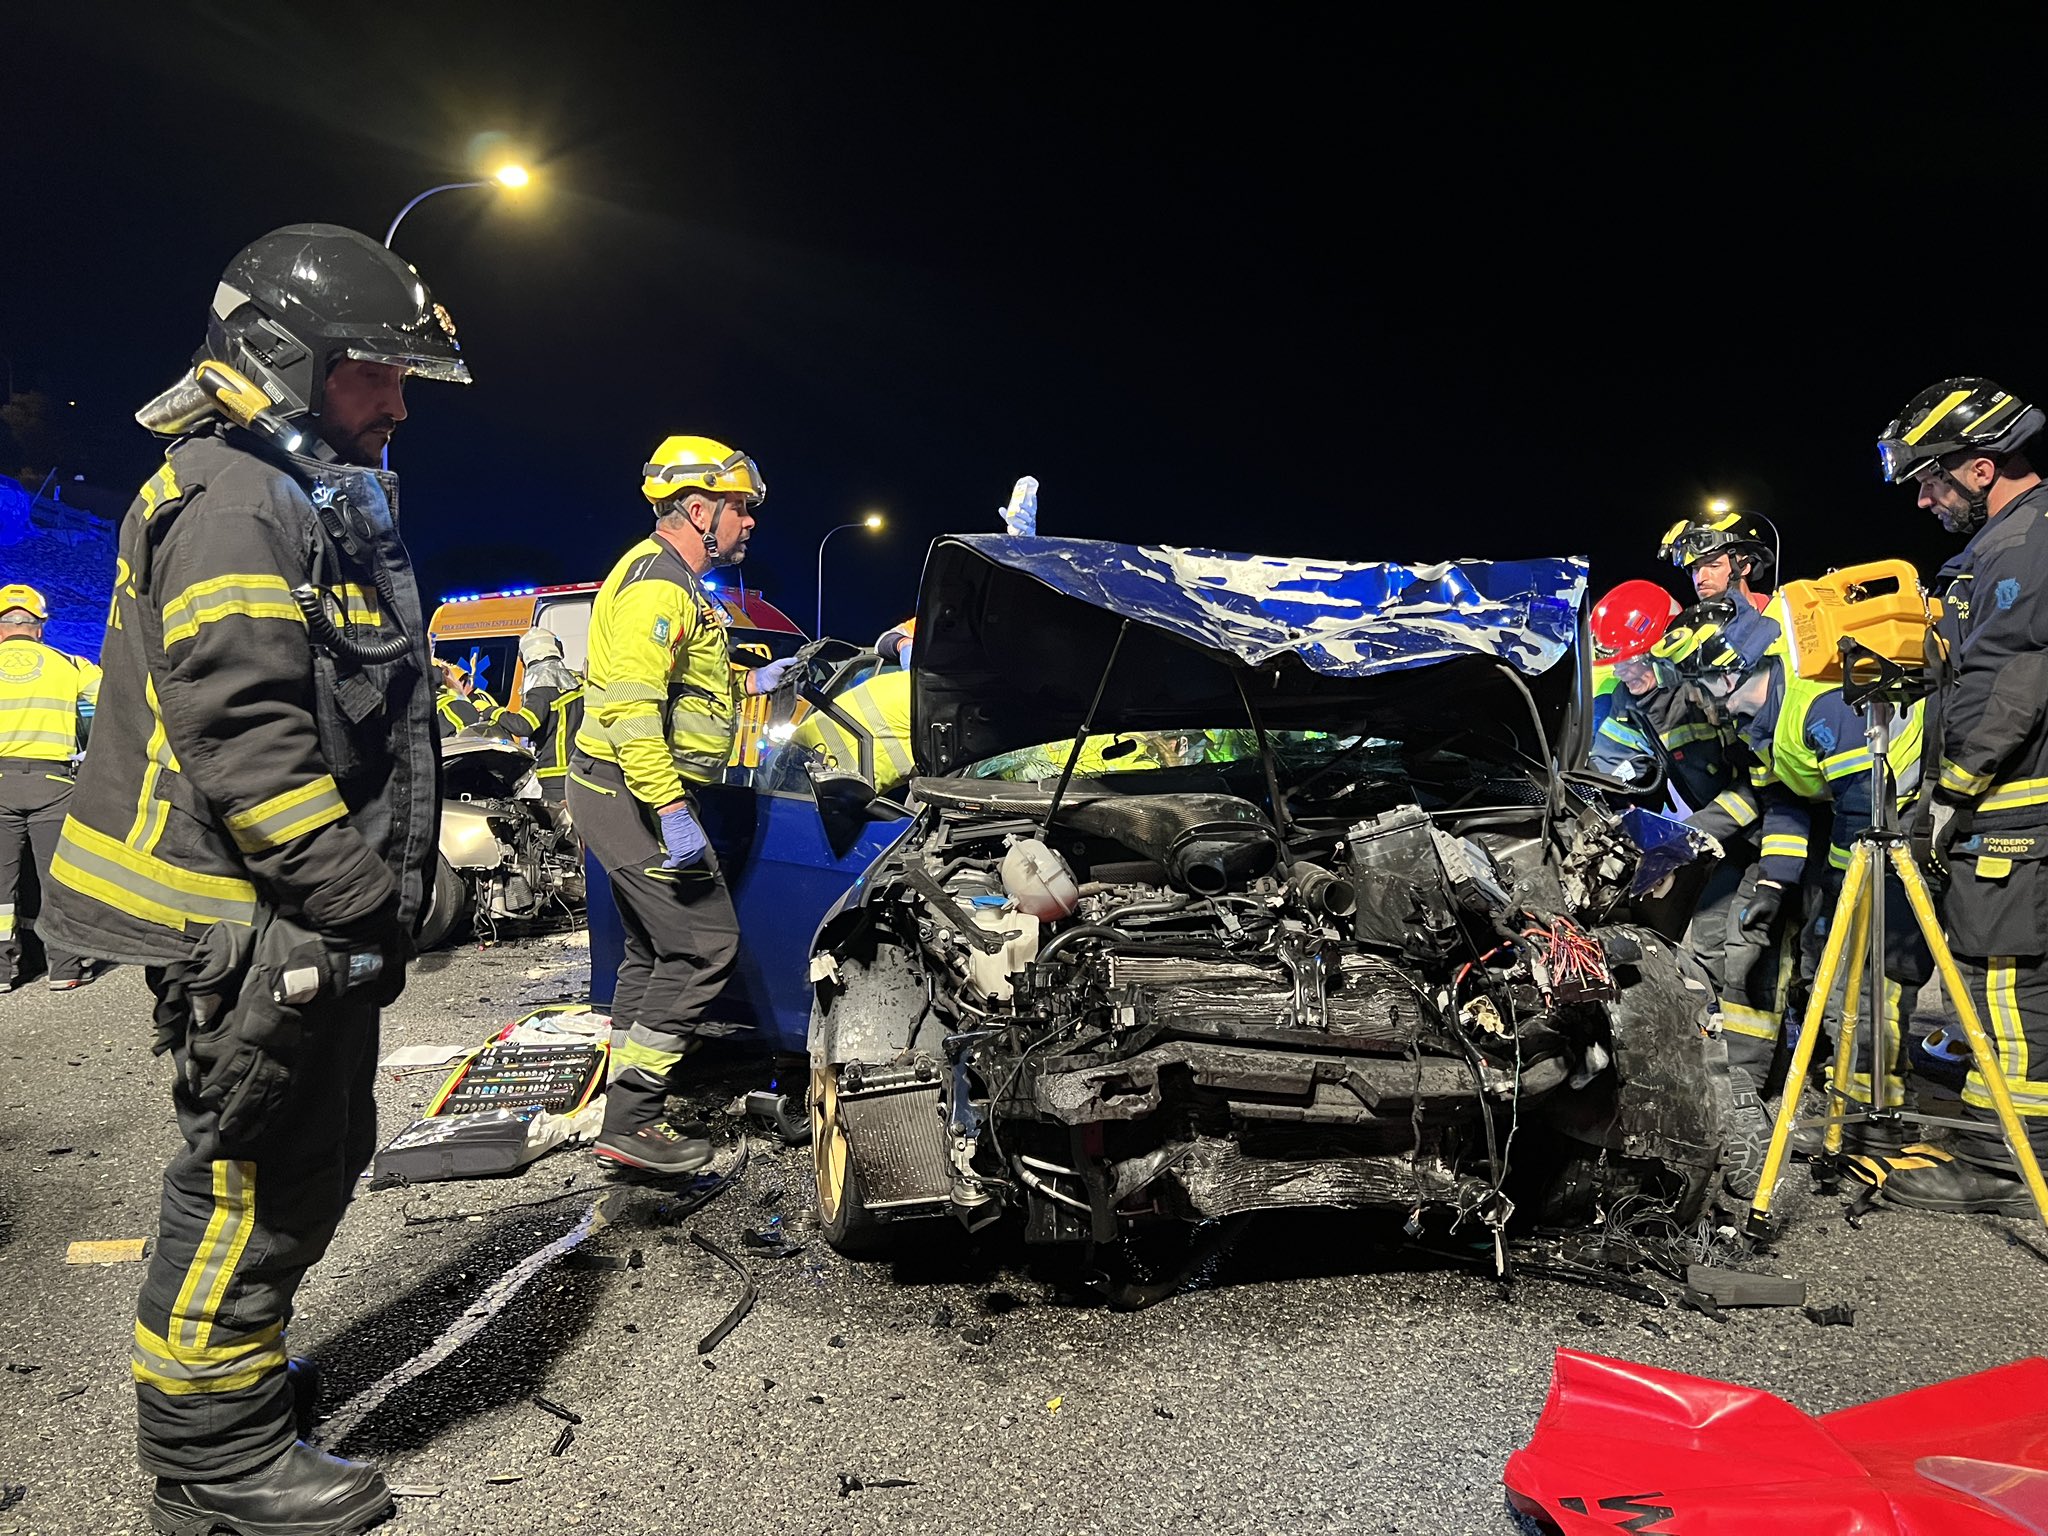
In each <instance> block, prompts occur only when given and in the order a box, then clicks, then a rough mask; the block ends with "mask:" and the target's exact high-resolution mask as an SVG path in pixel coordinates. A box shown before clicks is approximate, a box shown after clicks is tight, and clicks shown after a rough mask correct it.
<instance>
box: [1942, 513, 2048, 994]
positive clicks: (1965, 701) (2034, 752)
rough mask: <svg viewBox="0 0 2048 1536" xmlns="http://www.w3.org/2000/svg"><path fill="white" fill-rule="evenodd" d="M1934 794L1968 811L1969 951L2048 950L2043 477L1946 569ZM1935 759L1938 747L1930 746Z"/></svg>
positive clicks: (1958, 942)
mask: <svg viewBox="0 0 2048 1536" xmlns="http://www.w3.org/2000/svg"><path fill="white" fill-rule="evenodd" d="M1936 586H1937V589H1938V590H1939V591H1940V594H1941V598H1942V618H1941V621H1940V623H1939V624H1938V625H1937V626H1936V631H1935V633H1936V636H1937V641H1938V644H1937V650H1938V651H1939V652H1940V653H1941V656H1940V660H1939V663H1938V667H1937V676H1938V677H1939V679H1940V682H1941V686H1940V689H1939V691H1938V693H1937V696H1936V706H1937V718H1938V720H1939V724H1940V733H1941V740H1940V750H1939V756H1938V759H1937V761H1938V767H1937V769H1936V773H1935V783H1934V793H1935V796H1936V797H1937V798H1939V799H1941V800H1943V801H1946V802H1948V803H1949V804H1952V805H1956V806H1959V807H1962V808H1964V809H1966V810H1967V811H1968V812H1969V813H1970V817H1971V820H1970V826H1969V829H1968V833H1967V835H1965V836H1964V837H1963V838H1961V839H1960V840H1959V841H1958V843H1957V844H1956V846H1955V848H1953V849H1952V850H1951V853H1950V857H1949V860H1948V863H1949V869H1950V876H1951V878H1950V884H1949V890H1948V895H1947V898H1946V900H1945V902H1944V904H1943V916H1944V917H1945V918H1946V919H1947V922H1948V924H1949V927H1950V930H1951V932H1950V938H1951V939H1952V941H1953V942H1954V944H1955V947H1956V948H1957V949H1958V950H1960V951H1962V952H1963V953H1965V954H1970V955H2039V954H2042V953H2043V952H2044V951H2048V484H2044V485H2039V486H2036V487H2035V488H2034V489H2033V490H2031V491H2028V492H2027V493H2026V494H2025V495H2023V496H2021V497H2019V498H2018V499H2017V500H2015V501H2014V502H2013V503H2012V504H2011V505H2010V506H2008V507H2006V508H2004V509H2003V510H2002V511H2001V512H2000V513H1999V514H1998V516H1996V517H1994V518H1992V519H1991V520H1990V521H1989V522H1988V523H1986V524H1985V525H1984V526H1983V527H1982V528H1980V529H1979V530H1978V531H1977V534H1976V536H1975V537H1974V538H1972V539H1971V540H1970V542H1969V544H1968V545H1966V546H1965V547H1964V549H1963V552H1962V553H1961V554H1960V555H1958V556H1957V557H1956V558H1955V559H1954V560H1953V561H1951V562H1950V563H1949V564H1948V565H1946V566H1944V567H1943V568H1942V571H1941V575H1940V577H1939V578H1937V581H1936ZM1930 756H1933V754H1930Z"/></svg>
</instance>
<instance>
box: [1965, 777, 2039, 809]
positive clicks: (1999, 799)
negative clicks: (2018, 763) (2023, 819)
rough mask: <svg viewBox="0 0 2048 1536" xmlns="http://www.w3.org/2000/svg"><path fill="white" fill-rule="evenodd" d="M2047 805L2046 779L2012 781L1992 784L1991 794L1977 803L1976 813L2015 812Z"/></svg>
mask: <svg viewBox="0 0 2048 1536" xmlns="http://www.w3.org/2000/svg"><path fill="white" fill-rule="evenodd" d="M2029 805H2048V779H2012V780H2009V781H2008V782H2006V783H2004V784H1994V785H1993V786H1992V787H1991V793H1989V794H1988V795H1986V796H1985V797H1984V798H1983V799H1982V800H1979V801H1978V802H1977V811H1978V813H1979V814H1980V815H1981V814H1982V813H1984V812H1985V811H2017V810H2019V809H2021V808H2022V807H2023V806H2029Z"/></svg>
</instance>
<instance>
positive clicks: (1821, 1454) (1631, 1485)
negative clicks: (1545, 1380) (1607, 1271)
mask: <svg viewBox="0 0 2048 1536" xmlns="http://www.w3.org/2000/svg"><path fill="white" fill-rule="evenodd" d="M1504 1480H1505V1482H1506V1483H1507V1486H1508V1503H1509V1506H1510V1507H1511V1508H1513V1509H1515V1510H1516V1511H1517V1512H1518V1513H1520V1514H1523V1515H1525V1516H1528V1517H1530V1519H1531V1520H1532V1521H1533V1522H1535V1523H1536V1525H1537V1528H1538V1529H1546V1530H1550V1531H1554V1532H1557V1533H1559V1536H1614V1533H1616V1532H1622V1533H1627V1536H2048V1360H2042V1359H2038V1358H2035V1359H2027V1360H2019V1361H2015V1362H2014V1363H2013V1364H2011V1365H2005V1366H2000V1367H1999V1368H1998V1369H1997V1370H1992V1371H1982V1372H1979V1373H1978V1374H1977V1375H1974V1376H1964V1377H1959V1378H1958V1379H1956V1380H1954V1381H1945V1382H1940V1383H1938V1384H1936V1385H1934V1386H1931V1387H1922V1388H1920V1389H1919V1390H1918V1391H1914V1392H1902V1393H1900V1394H1899V1395H1898V1396H1896V1397H1886V1398H1880V1399H1878V1400H1877V1401H1876V1402H1874V1403H1865V1404H1863V1405H1862V1406H1861V1407H1859V1408H1846V1409H1844V1410H1842V1411H1841V1412H1839V1413H1830V1414H1824V1415H1822V1416H1821V1417H1820V1418H1812V1417H1810V1416H1808V1415H1807V1414H1804V1413H1801V1412H1800V1411H1799V1410H1798V1409H1797V1408H1794V1407H1793V1406H1792V1405H1791V1404H1790V1403H1787V1402H1785V1401H1784V1400H1783V1399H1781V1398H1777V1397H1773V1396H1772V1395H1771V1394H1770V1393H1768V1392H1758V1391H1756V1390H1754V1389H1752V1388H1749V1387H1738V1386H1734V1385H1732V1384H1730V1383H1728V1382H1725V1381H1713V1380H1710V1379H1708V1378H1707V1377H1704V1376H1683V1375H1680V1374H1679V1373H1677V1372H1675V1371H1660V1370H1657V1369H1656V1368H1654V1367H1652V1366H1647V1365H1636V1364H1633V1363H1631V1362H1629V1361H1626V1360H1610V1359H1608V1358H1606V1357H1605V1356H1601V1355H1588V1354H1581V1353H1579V1352H1578V1351H1576V1350H1570V1349H1561V1350H1559V1351H1558V1352H1557V1365H1556V1369H1555V1372H1554V1373H1553V1375H1552V1379H1551V1384H1550V1400H1549V1401H1548V1402H1547V1403H1546V1404H1545V1405H1544V1408H1543V1414H1542V1416H1541V1417H1540V1418H1539V1419H1538V1420H1537V1421H1536V1432H1535V1433H1534V1434H1533V1435H1532V1436H1530V1439H1529V1443H1528V1445H1527V1446H1525V1447H1524V1448H1523V1449H1521V1450H1519V1451H1517V1452H1515V1454H1514V1455H1513V1456H1512V1457H1510V1458H1509V1460H1508V1465H1507V1472H1506V1475H1505V1479H1504Z"/></svg>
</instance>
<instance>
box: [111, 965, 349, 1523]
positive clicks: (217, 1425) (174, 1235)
mask: <svg viewBox="0 0 2048 1536" xmlns="http://www.w3.org/2000/svg"><path fill="white" fill-rule="evenodd" d="M149 981H150V986H151V989H152V990H153V991H155V992H156V994H157V1025H158V1029H159V1031H160V1033H166V1034H169V1035H171V1036H173V1037H174V1038H178V1039H179V1040H180V1043H178V1044H175V1045H173V1047H172V1052H171V1054H172V1059H173V1061H174V1062H175V1064H176V1066H177V1083H176V1086H175V1087H174V1088H173V1090H172V1099H173V1102H174V1103H175V1105H176V1108H177V1115H178V1129H179V1130H180V1131H182V1132H183V1133H184V1136H185V1149H184V1150H183V1151H182V1152H180V1153H179V1154H178V1155H177V1157H175V1158H174V1159H173V1160H172V1162H171V1165H170V1167H169V1168H167V1169H166V1170H165V1171H164V1181H163V1204H162V1209H161V1211H160V1213H159V1215H158V1219H157V1239H156V1247H155V1248H154V1250H153V1251H152V1252H151V1253H150V1256H149V1271H148V1273H147V1275H146V1276H145V1277H144V1279H143V1282H142V1294H141V1296H140V1298H139V1299H138V1300H137V1302H136V1309H135V1341H134V1351H133V1354H132V1357H131V1364H132V1369H133V1374H134V1377H135V1397H136V1421H137V1422H136V1427H137V1438H138V1440H139V1444H140V1451H141V1460H142V1466H143V1469H144V1470H145V1471H147V1472H150V1473H153V1474H155V1475H156V1476H158V1477H169V1478H176V1479H179V1480H182V1481H199V1482H205V1481H211V1480H215V1479H220V1478H228V1477H233V1476H235V1475H236V1474H238V1473H241V1472H245V1471H248V1470H249V1469H251V1468H253V1467H257V1466H261V1465H262V1464H263V1463H264V1462H266V1461H268V1460H270V1459H271V1458H272V1457H274V1456H276V1455H278V1454H279V1453H280V1452H282V1451H284V1450H286V1449H287V1448H288V1447H289V1446H290V1445H291V1443H292V1440H293V1438H294V1431H293V1421H292V1393H291V1387H290V1384H289V1382H288V1380H287V1378H286V1375H285V1361H286V1349H285V1338H284V1334H285V1326H286V1324H288V1323H289V1322H290V1321H291V1316H292V1297H293V1295H294V1293H295V1292H296V1291H297V1290H298V1288H299V1281H300V1280H301V1279H303V1278H304V1276H305V1273H306V1271H307V1270H308V1269H309V1268H311V1267H312V1265H313V1264H315V1263H316V1262H318V1260H319V1259H320V1256H321V1255H322V1254H324V1253H325V1252H326V1251H327V1245H328V1243H329V1242H330V1241H331V1240H332V1239H333V1237H334V1233H335V1229H336V1228H337V1227H338V1226H339V1225H340V1224H341V1217H342V1212H343V1211H344V1210H345V1209H346V1208H347V1206H348V1202H349V1198H350V1196H351V1195H352V1194H353V1193H354V1190H355V1186H356V1180H357V1179H358V1178H359V1177H360V1176H361V1174H362V1171H363V1169H364V1168H366V1167H367V1166H368V1165H369V1162H370V1158H371V1155H372V1154H373V1153H374V1152H375V1150H376V1146H377V1109H376V1104H375V1102H374V1100H373V1096H372V1095H373V1089H374V1087H375V1081H376V1065H377V1007H376V1004H375V1003H373V1002H371V1001H369V1000H368V999H366V998H362V997H360V996H358V997H344V998H341V999H339V1000H336V1001H331V1002H330V1001H323V1002H318V1003H314V1004H311V1005H309V1006H308V1007H307V1008H306V1009H304V1010H303V1011H302V1012H303V1016H304V1020H305V1034H304V1044H303V1046H302V1048H301V1051H300V1055H299V1059H298V1062H297V1064H296V1066H295V1068H294V1070H293V1072H292V1077H291V1083H290V1087H289V1088H288V1090H287V1091H286V1095H285V1099H284V1102H283V1103H282V1105H281V1106H280V1107H279V1108H278V1109H277V1110H276V1111H275V1112H274V1113H273V1114H271V1115H270V1116H269V1117H268V1119H267V1120H266V1122H265V1123H263V1124H261V1125H259V1126H257V1127H256V1128H255V1129H253V1130H252V1131H249V1132H247V1133H246V1134H245V1135H243V1136H242V1137H241V1138H240V1139H238V1140H236V1141H234V1142H232V1143H226V1142H224V1141H223V1139H222V1136H221V1133H220V1125H219V1120H218V1117H217V1116H216V1115H215V1114H214V1113H213V1112H212V1111H210V1110H208V1109H206V1108H204V1107H202V1106H201V1105H200V1104H199V1103H198V1102H197V1100H196V1099H195V1098H194V1097H193V1096H192V1094H191V1093H190V1092H189V1091H188V1090H187V1087H186V1083H187V1064H188V1061H189V1060H190V1054H189V1046H188V1044H186V1043H183V1039H182V1037H183V1036H184V1034H185V1030H186V1027H187V1026H188V1024H189V1015H188V1014H187V1013H186V1012H185V1011H184V1003H183V999H182V997H181V996H180V995H179V994H178V993H177V992H176V991H175V990H173V989H171V988H169V987H167V985H166V983H165V980H164V973H163V972H161V971H156V970H152V971H150V972H149Z"/></svg>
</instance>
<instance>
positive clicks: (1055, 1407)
mask: <svg viewBox="0 0 2048 1536" xmlns="http://www.w3.org/2000/svg"><path fill="white" fill-rule="evenodd" d="M1065 1401H1066V1398H1065V1397H1064V1396H1061V1397H1055V1398H1051V1399H1049V1400H1048V1401H1047V1402H1046V1405H1045V1411H1046V1412H1047V1413H1051V1414H1057V1413H1058V1412H1059V1411H1060V1404H1061V1403H1064V1402H1065Z"/></svg>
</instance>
